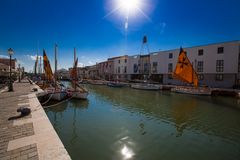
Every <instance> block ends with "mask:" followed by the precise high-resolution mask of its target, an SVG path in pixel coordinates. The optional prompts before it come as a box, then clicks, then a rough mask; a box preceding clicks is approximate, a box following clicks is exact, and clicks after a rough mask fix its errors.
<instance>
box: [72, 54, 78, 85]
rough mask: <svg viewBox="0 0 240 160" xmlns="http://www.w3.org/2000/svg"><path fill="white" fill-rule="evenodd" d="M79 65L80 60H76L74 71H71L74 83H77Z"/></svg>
mask: <svg viewBox="0 0 240 160" xmlns="http://www.w3.org/2000/svg"><path fill="white" fill-rule="evenodd" d="M77 65H78V58H77V59H76V60H75V62H74V64H73V69H72V71H71V77H72V80H73V81H77V77H78V75H77Z"/></svg>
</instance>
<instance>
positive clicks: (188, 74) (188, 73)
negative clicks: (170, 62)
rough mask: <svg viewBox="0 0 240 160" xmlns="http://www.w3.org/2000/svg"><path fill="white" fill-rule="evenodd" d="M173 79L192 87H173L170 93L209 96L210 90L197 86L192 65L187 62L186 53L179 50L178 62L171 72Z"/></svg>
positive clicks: (196, 78)
mask: <svg viewBox="0 0 240 160" xmlns="http://www.w3.org/2000/svg"><path fill="white" fill-rule="evenodd" d="M173 77H174V78H176V79H178V80H180V81H183V82H186V83H188V84H192V85H193V86H192V87H183V86H181V87H175V88H172V89H171V91H173V92H177V93H184V94H193V95H211V94H212V92H211V89H210V88H207V87H204V88H203V87H199V85H198V76H197V73H196V72H195V70H194V68H193V65H192V64H191V62H190V61H189V59H188V57H187V54H186V52H185V51H184V50H183V49H182V48H180V53H179V56H178V61H177V64H176V68H175V71H174V72H173Z"/></svg>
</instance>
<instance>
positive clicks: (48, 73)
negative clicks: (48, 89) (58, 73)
mask: <svg viewBox="0 0 240 160" xmlns="http://www.w3.org/2000/svg"><path fill="white" fill-rule="evenodd" d="M43 66H44V71H45V76H46V80H48V81H53V80H54V76H53V72H52V68H51V65H50V62H49V60H48V57H47V55H46V52H45V50H43Z"/></svg>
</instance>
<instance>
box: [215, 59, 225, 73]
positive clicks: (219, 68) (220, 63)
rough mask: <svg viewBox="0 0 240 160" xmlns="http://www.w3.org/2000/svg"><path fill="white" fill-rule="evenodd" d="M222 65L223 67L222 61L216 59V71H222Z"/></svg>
mask: <svg viewBox="0 0 240 160" xmlns="http://www.w3.org/2000/svg"><path fill="white" fill-rule="evenodd" d="M223 67H224V61H223V60H217V61H216V72H223Z"/></svg>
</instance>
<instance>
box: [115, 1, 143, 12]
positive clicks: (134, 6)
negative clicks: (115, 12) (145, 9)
mask: <svg viewBox="0 0 240 160" xmlns="http://www.w3.org/2000/svg"><path fill="white" fill-rule="evenodd" d="M116 6H118V8H119V10H120V11H121V12H122V13H124V14H126V15H129V14H133V13H135V12H136V11H137V10H139V9H140V8H141V0H116Z"/></svg>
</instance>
